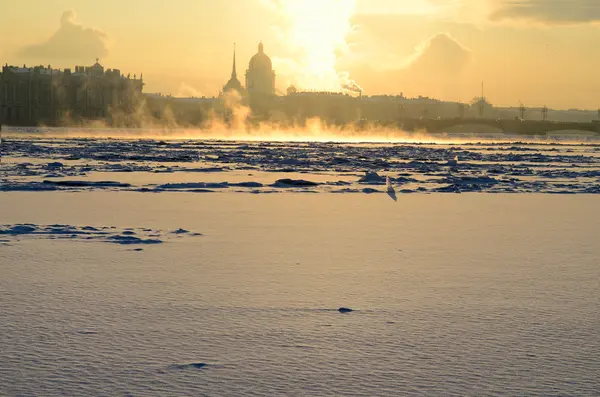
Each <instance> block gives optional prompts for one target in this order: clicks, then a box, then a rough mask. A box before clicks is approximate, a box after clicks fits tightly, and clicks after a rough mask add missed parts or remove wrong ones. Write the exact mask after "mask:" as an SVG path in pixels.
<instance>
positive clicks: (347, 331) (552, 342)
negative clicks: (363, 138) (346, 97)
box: [0, 136, 600, 397]
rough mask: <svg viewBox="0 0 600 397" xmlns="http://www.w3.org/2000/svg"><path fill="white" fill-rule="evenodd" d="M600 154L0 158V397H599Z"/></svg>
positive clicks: (213, 144) (109, 149)
mask: <svg viewBox="0 0 600 397" xmlns="http://www.w3.org/2000/svg"><path fill="white" fill-rule="evenodd" d="M598 153H599V152H598V144H597V142H594V141H585V140H580V141H579V142H576V143H574V142H562V143H560V142H559V143H550V142H544V143H540V142H524V143H515V142H489V141H487V142H481V143H476V142H470V143H463V144H458V143H437V144H432V143H427V144H424V143H395V144H381V143H377V144H374V143H370V144H351V143H316V142H313V143H293V142H235V141H198V140H169V141H160V140H137V139H136V140H115V139H91V138H90V139H64V138H63V139H55V138H37V139H31V138H25V137H23V136H20V137H17V136H12V137H9V139H7V141H6V142H5V143H4V151H3V155H4V157H3V159H2V165H1V167H2V168H0V208H1V209H2V210H1V211H0V214H1V215H0V274H1V275H2V277H0V352H1V354H0V395H1V396H50V397H52V396H64V395H67V396H86V395H90V396H96V395H98V396H242V395H243V396H246V395H248V396H274V395H285V396H342V395H344V396H345V395H347V396H374V395H378V396H468V395H472V396H515V395H526V396H540V397H541V396H544V397H546V396H590V397H591V396H597V395H598V390H600V383H599V381H598V374H599V373H600V361H599V359H598V357H600V339H599V337H598V329H599V327H600V322H599V319H600V309H599V307H600V306H599V305H598V298H599V295H598V280H599V279H600V268H599V267H598V258H600V248H599V245H598V243H597V236H598V234H599V233H600V217H598V216H595V215H596V214H597V205H598V199H597V195H596V193H599V192H600V188H599V186H600V179H599V177H600V169H599V168H600V165H599V164H598V163H599V162H600V156H598ZM388 183H389V185H388ZM457 193H466V194H457ZM492 193H494V194H492ZM508 193H510V194H508ZM551 193H563V194H551ZM565 193H569V194H565ZM342 307H343V308H349V309H352V311H348V312H345V311H344V310H342V312H340V311H339V310H338V309H340V308H342Z"/></svg>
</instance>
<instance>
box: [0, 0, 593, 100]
mask: <svg viewBox="0 0 600 397" xmlns="http://www.w3.org/2000/svg"><path fill="white" fill-rule="evenodd" d="M484 3H485V6H484V5H483V4H484ZM297 4H298V3H294V2H290V1H278V2H274V1H267V0H251V1H248V2H235V1H231V0H228V1H223V2H220V3H219V5H216V6H212V7H210V6H208V3H206V2H205V1H203V0H201V1H197V2H191V1H187V0H178V1H175V2H172V3H170V4H169V5H165V4H160V3H159V2H154V1H153V0H152V1H148V2H138V1H131V2H128V4H126V5H119V4H118V3H117V2H116V1H112V0H108V1H105V2H103V3H101V4H93V3H91V2H75V1H70V0H59V1H56V2H52V3H51V4H46V3H44V2H41V1H36V0H28V1H24V2H12V1H11V2H8V4H7V7H5V8H6V9H5V12H4V13H3V16H0V22H2V23H1V24H0V25H1V28H0V34H1V36H2V47H0V57H2V61H3V62H2V63H3V64H6V63H8V64H16V65H18V64H23V63H27V64H28V65H36V64H43V65H47V64H52V66H53V67H56V68H66V67H70V66H71V65H72V64H75V63H77V64H86V65H87V64H91V63H92V61H93V60H94V59H95V58H97V57H99V58H100V59H101V61H102V62H103V64H105V65H114V66H118V67H120V68H121V69H122V70H129V71H132V72H133V71H138V72H139V73H141V72H143V73H144V76H145V82H146V84H147V86H146V89H145V91H146V92H164V93H170V94H173V95H176V96H216V95H218V92H219V90H220V89H221V88H222V87H223V85H224V84H225V83H226V82H227V80H228V78H229V75H230V73H231V47H232V43H234V42H237V57H238V60H239V62H240V64H246V63H247V61H248V60H249V59H250V57H251V56H252V54H254V53H255V52H256V43H258V42H259V41H261V40H262V41H263V42H265V45H266V46H267V48H268V52H269V55H270V56H271V57H272V59H273V68H274V69H275V71H276V73H277V76H278V78H277V86H276V90H277V92H278V93H279V94H283V93H285V90H286V88H287V87H288V86H289V85H291V84H294V85H297V86H298V87H299V88H301V89H323V90H329V89H335V88H336V86H337V87H339V85H340V84H342V83H345V82H347V81H350V82H353V83H356V84H358V85H359V86H361V87H362V88H363V89H364V91H365V93H366V94H367V95H378V94H391V95H393V94H400V93H401V92H402V93H404V94H405V95H406V96H418V95H423V96H430V97H435V98H438V99H441V100H444V101H460V102H468V101H470V99H471V98H473V97H474V96H477V95H478V94H479V87H480V84H481V81H482V80H484V81H485V82H486V96H487V97H489V98H490V101H491V102H492V103H493V104H495V105H497V106H518V104H519V103H521V102H523V103H526V104H527V105H528V106H531V107H537V106H539V107H541V106H544V105H547V106H548V107H550V108H557V109H569V108H582V109H597V108H598V103H599V101H598V100H597V99H596V97H597V94H596V93H597V92H598V91H599V89H600V79H599V78H598V77H597V76H596V74H595V70H597V69H598V67H600V56H598V55H596V54H595V53H594V51H593V49H594V47H593V43H594V42H595V40H596V39H598V38H600V29H599V28H598V26H597V25H595V24H594V22H595V21H596V19H597V17H599V15H598V11H599V10H600V8H598V6H595V5H593V4H592V3H590V2H587V1H575V2H569V3H568V4H569V6H570V12H569V13H566V14H565V13H563V14H561V13H559V11H560V7H562V6H565V4H567V3H565V2H560V1H559V2H554V3H553V5H552V4H549V5H542V4H541V3H540V2H520V4H521V5H520V6H519V7H517V6H513V7H511V3H509V2H501V1H487V2H479V3H475V2H470V1H467V0H463V1H458V2H456V1H454V2H451V1H443V0H441V1H440V0H438V1H435V2H434V1H420V2H418V1H417V2H398V1H393V2H392V1H383V0H379V1H373V2H366V1H360V0H359V1H338V0H331V1H325V2H319V4H320V5H321V8H322V9H323V12H322V14H323V15H322V16H321V17H319V18H317V19H316V20H314V18H313V17H312V16H310V15H305V14H303V13H305V12H306V10H307V9H310V7H311V6H313V7H314V6H315V4H311V2H310V1H308V2H302V4H304V6H300V7H299V6H298V5H297ZM477 4H479V6H477ZM461 7H462V8H461ZM140 10H144V12H143V13H140V12H139V11H140ZM465 10H466V11H468V12H465ZM459 11H460V12H459ZM458 14H460V15H461V16H460V17H459V16H458ZM24 15H28V16H29V17H28V18H24V17H23V16H24ZM142 15H143V16H142ZM15 21H19V24H18V26H17V25H16V24H15ZM124 22H127V23H124ZM311 24H312V25H311ZM324 26H326V29H325V28H324ZM311 27H312V29H310V28H311ZM17 29H18V30H19V34H11V33H10V32H14V31H16V30H17ZM303 29H304V30H303ZM315 32H317V33H318V34H315ZM300 33H306V34H302V35H300ZM299 35H300V36H302V37H298V36H299ZM323 38H324V39H323ZM321 42H323V43H321ZM332 57H333V58H332ZM558 60H560V62H558ZM342 80H344V81H342ZM307 82H308V83H307ZM311 84H314V86H311Z"/></svg>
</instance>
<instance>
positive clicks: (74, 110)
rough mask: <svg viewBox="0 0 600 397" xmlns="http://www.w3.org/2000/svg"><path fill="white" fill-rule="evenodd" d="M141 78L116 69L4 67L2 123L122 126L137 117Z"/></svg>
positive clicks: (0, 98) (0, 92)
mask: <svg viewBox="0 0 600 397" xmlns="http://www.w3.org/2000/svg"><path fill="white" fill-rule="evenodd" d="M143 86H144V83H143V79H142V76H140V78H139V79H138V78H137V77H136V76H134V77H133V78H131V77H130V76H127V77H125V76H123V75H122V74H121V72H120V71H119V70H118V69H112V70H111V69H108V70H105V69H104V67H103V66H102V65H100V63H99V62H98V60H97V61H96V63H95V64H94V65H92V66H90V67H86V66H76V67H75V70H74V71H72V70H71V69H64V70H59V69H53V68H52V67H51V66H50V65H48V66H47V67H45V66H35V67H27V66H26V65H23V67H17V66H9V65H5V66H4V67H3V68H2V74H1V75H0V123H4V124H9V125H21V126H36V125H65V124H70V123H73V122H75V123H77V122H79V121H83V120H94V119H96V120H104V121H106V122H108V123H113V118H115V117H116V118H118V119H119V121H120V122H122V121H123V120H124V119H126V118H127V115H128V114H131V113H133V112H134V111H135V109H136V107H137V103H138V100H139V98H140V97H141V93H142V89H143Z"/></svg>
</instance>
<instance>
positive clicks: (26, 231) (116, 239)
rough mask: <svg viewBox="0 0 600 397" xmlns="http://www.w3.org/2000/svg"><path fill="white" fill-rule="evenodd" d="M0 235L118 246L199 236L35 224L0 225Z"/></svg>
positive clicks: (178, 232) (154, 231) (152, 230)
mask: <svg viewBox="0 0 600 397" xmlns="http://www.w3.org/2000/svg"><path fill="white" fill-rule="evenodd" d="M0 236H4V237H6V238H8V239H9V240H7V241H19V240H22V239H26V238H38V239H51V240H53V239H68V240H80V241H96V242H104V243H110V244H118V245H155V244H162V243H164V242H167V241H169V240H172V239H174V238H183V237H196V236H201V234H200V233H195V232H190V231H188V230H185V229H181V228H180V229H177V230H174V231H171V232H169V231H162V230H154V229H147V228H125V229H121V228H117V227H113V226H101V227H94V226H73V225H60V224H56V225H36V224H31V223H23V224H13V225H0Z"/></svg>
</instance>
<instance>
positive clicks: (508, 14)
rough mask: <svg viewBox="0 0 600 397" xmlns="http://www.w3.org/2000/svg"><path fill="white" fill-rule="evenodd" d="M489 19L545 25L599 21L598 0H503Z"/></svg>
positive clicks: (599, 7)
mask: <svg viewBox="0 0 600 397" xmlns="http://www.w3.org/2000/svg"><path fill="white" fill-rule="evenodd" d="M489 19H490V20H491V21H495V22H499V21H523V22H536V23H542V24H547V25H575V24H586V23H597V22H600V1H598V0H551V1H549V0H503V1H499V4H498V5H497V7H496V9H495V10H494V11H493V12H492V13H491V14H490V16H489Z"/></svg>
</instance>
